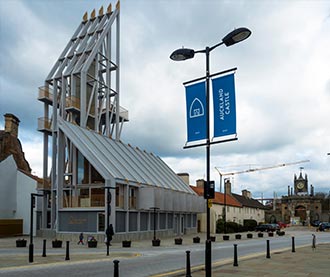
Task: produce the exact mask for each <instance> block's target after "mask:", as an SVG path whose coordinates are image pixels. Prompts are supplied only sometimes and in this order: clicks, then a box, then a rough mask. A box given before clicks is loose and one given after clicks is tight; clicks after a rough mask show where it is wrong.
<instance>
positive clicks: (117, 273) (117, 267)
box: [113, 260, 119, 277]
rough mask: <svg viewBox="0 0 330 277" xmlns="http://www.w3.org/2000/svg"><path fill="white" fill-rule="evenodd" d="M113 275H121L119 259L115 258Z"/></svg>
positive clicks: (117, 276) (114, 276)
mask: <svg viewBox="0 0 330 277" xmlns="http://www.w3.org/2000/svg"><path fill="white" fill-rule="evenodd" d="M113 263H114V268H113V277H119V261H118V260H114V261H113Z"/></svg>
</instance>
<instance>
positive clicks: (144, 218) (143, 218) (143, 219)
mask: <svg viewBox="0 0 330 277" xmlns="http://www.w3.org/2000/svg"><path fill="white" fill-rule="evenodd" d="M148 218H149V213H145V212H141V214H140V230H141V231H148Z"/></svg>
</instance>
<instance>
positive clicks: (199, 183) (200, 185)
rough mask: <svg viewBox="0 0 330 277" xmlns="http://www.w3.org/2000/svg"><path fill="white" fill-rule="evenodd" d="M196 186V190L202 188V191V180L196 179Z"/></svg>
mask: <svg viewBox="0 0 330 277" xmlns="http://www.w3.org/2000/svg"><path fill="white" fill-rule="evenodd" d="M196 186H197V187H198V188H203V189H204V180H203V179H198V180H197V181H196Z"/></svg>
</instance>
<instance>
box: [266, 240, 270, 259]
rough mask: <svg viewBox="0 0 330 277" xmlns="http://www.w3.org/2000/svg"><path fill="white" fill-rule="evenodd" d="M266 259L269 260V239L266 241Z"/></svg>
mask: <svg viewBox="0 0 330 277" xmlns="http://www.w3.org/2000/svg"><path fill="white" fill-rule="evenodd" d="M266 258H267V259H270V247H269V239H268V240H267V255H266Z"/></svg>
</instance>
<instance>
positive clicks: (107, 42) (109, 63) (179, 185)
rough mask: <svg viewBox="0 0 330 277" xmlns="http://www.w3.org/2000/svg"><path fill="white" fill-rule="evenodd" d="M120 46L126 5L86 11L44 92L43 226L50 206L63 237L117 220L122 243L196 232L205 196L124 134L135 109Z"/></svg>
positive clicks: (52, 227)
mask: <svg viewBox="0 0 330 277" xmlns="http://www.w3.org/2000/svg"><path fill="white" fill-rule="evenodd" d="M119 44H120V5H119V2H118V3H117V5H116V7H115V9H114V10H112V6H111V5H109V7H108V8H107V10H106V11H104V10H103V7H102V8H101V9H100V10H99V12H98V15H96V12H95V10H94V11H93V12H92V13H91V15H90V17H88V15H87V13H86V14H85V15H84V17H83V20H82V22H81V23H80V24H79V26H78V28H77V30H76V31H75V33H74V35H73V37H72V38H71V39H70V41H69V43H68V44H67V46H66V47H65V49H64V51H63V52H62V54H61V56H60V57H59V59H58V60H57V62H56V63H55V65H54V66H53V68H52V69H51V71H50V73H49V74H48V76H47V78H46V80H45V83H44V86H42V87H40V89H39V97H38V100H39V101H41V102H42V103H43V105H44V116H43V117H42V118H40V119H39V125H38V126H39V127H38V129H39V131H41V132H42V133H43V137H44V170H43V171H44V179H45V180H47V179H50V184H51V187H50V188H46V187H44V190H43V192H42V194H43V196H44V197H43V213H42V222H43V226H42V228H43V229H44V230H46V229H47V226H46V222H47V220H46V214H47V205H48V203H50V206H51V216H50V228H49V229H50V230H52V231H53V232H56V234H57V235H60V234H65V233H66V234H70V233H71V234H73V235H76V233H79V232H87V233H93V234H95V235H100V236H102V235H104V232H105V230H106V228H107V226H109V224H112V225H113V226H114V228H115V232H116V236H115V240H116V239H118V240H119V239H122V238H125V239H126V238H133V239H139V238H146V237H151V236H152V234H153V229H154V227H155V228H156V229H157V230H158V235H159V236H161V235H164V236H167V235H174V234H175V235H177V234H182V233H187V232H195V231H196V229H197V212H199V211H201V209H203V207H201V206H200V205H199V203H200V197H198V196H197V195H196V194H195V192H194V191H193V190H192V189H191V188H190V187H189V186H188V185H186V184H185V183H184V181H182V179H181V178H180V177H179V176H177V175H176V174H175V173H174V172H173V171H172V170H171V169H170V168H169V167H168V166H167V165H166V164H165V163H164V162H163V161H162V159H161V158H159V157H158V156H156V155H154V154H152V153H148V152H146V151H144V150H141V149H139V148H138V147H132V146H131V145H129V144H125V143H123V142H122V141H121V139H120V136H121V131H122V128H123V125H124V123H125V122H127V121H128V111H127V110H126V109H124V108H123V107H121V106H120V103H119V100H120V84H119V82H120V78H119V76H120V75H119V74H120V57H119V52H120V51H119V50H120V45H119ZM146 135H148V134H146ZM49 148H51V149H52V160H51V164H48V155H49V154H48V149H49ZM50 168H51V170H49V169H50ZM49 171H50V172H51V173H50V176H49V175H48V174H49ZM49 177H50V178H49ZM154 223H155V224H154Z"/></svg>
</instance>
